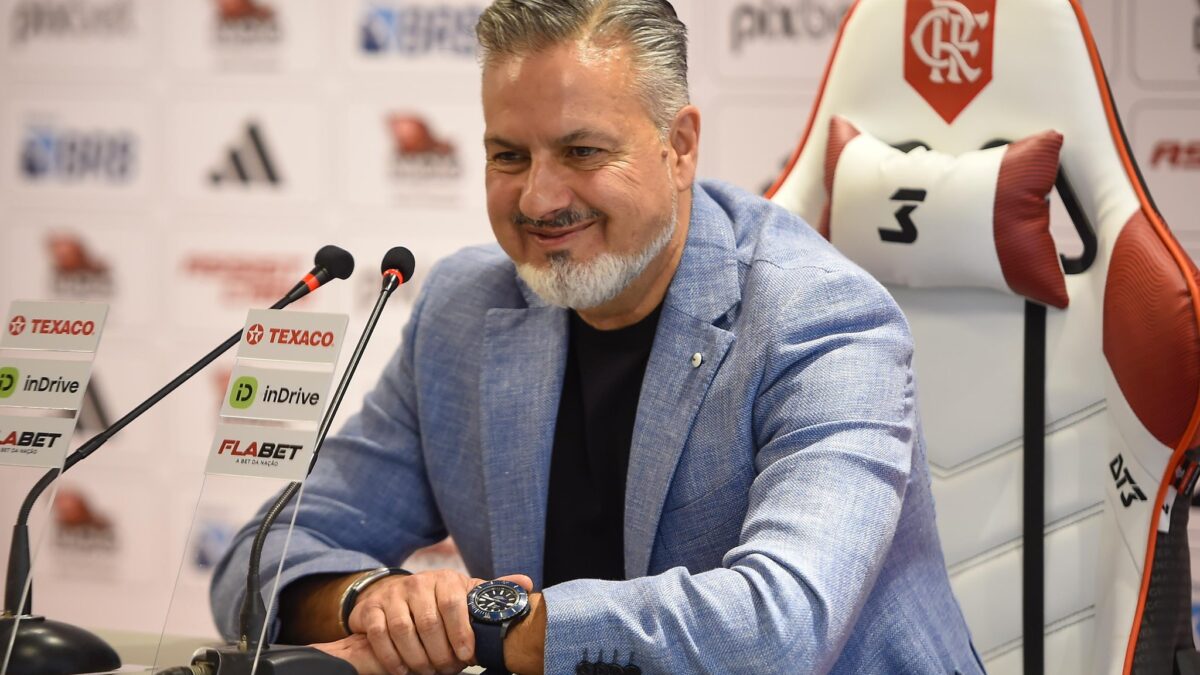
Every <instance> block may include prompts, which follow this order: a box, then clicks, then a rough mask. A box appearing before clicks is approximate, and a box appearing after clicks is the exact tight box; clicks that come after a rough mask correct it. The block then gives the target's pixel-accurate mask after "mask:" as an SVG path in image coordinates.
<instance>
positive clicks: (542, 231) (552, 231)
mask: <svg viewBox="0 0 1200 675" xmlns="http://www.w3.org/2000/svg"><path fill="white" fill-rule="evenodd" d="M595 222H596V221H594V220H589V221H587V222H584V223H577V224H575V225H571V226H569V227H553V228H536V227H526V228H525V231H526V232H528V233H529V234H531V235H533V237H534V238H535V239H537V240H538V241H541V242H546V243H552V242H557V241H562V240H564V239H565V238H566V237H568V236H570V235H572V234H575V233H576V232H581V231H583V230H586V229H587V228H589V227H591V226H592V224H593V223H595Z"/></svg>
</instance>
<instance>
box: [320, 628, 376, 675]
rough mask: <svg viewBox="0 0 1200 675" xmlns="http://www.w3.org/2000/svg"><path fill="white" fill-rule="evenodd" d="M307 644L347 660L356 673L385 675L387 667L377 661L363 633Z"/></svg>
mask: <svg viewBox="0 0 1200 675" xmlns="http://www.w3.org/2000/svg"><path fill="white" fill-rule="evenodd" d="M309 646H311V647H312V648H314V649H317V650H320V651H323V652H325V653H326V654H329V655H330V656H335V657H337V658H339V659H342V660H343V661H347V662H349V663H350V665H352V666H354V670H355V671H356V672H358V675H386V674H387V673H388V670H387V668H385V667H384V665H383V664H382V663H380V662H379V659H377V658H375V652H374V650H372V649H371V643H370V642H368V641H367V636H365V635H362V634H357V635H351V636H350V637H346V638H342V639H341V640H336V641H334V642H322V643H319V644H313V645H309Z"/></svg>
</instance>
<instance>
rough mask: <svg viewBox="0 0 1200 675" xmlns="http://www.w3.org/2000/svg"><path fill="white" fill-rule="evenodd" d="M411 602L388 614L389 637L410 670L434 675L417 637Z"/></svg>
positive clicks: (394, 608)
mask: <svg viewBox="0 0 1200 675" xmlns="http://www.w3.org/2000/svg"><path fill="white" fill-rule="evenodd" d="M411 602H412V600H411V598H410V600H409V603H410V604H409V605H407V606H405V605H401V606H397V607H393V608H392V609H391V611H389V612H388V616H387V635H388V637H389V639H390V640H391V643H392V644H393V645H395V648H396V651H398V652H399V653H400V658H401V659H402V660H403V661H404V665H405V666H408V669H409V670H414V671H416V672H418V673H421V675H432V673H433V665H432V664H430V662H429V657H428V656H427V655H426V654H425V647H424V645H422V644H421V638H420V637H419V636H418V635H417V627H416V624H415V623H413V615H412V614H411V613H410V612H411ZM368 635H369V634H368ZM371 644H372V645H374V644H375V642H374V641H372V642H371Z"/></svg>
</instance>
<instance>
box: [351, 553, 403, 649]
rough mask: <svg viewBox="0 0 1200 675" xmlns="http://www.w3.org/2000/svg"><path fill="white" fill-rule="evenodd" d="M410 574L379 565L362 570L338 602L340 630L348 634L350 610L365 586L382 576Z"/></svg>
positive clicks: (400, 569) (399, 569) (396, 568)
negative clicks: (377, 567)
mask: <svg viewBox="0 0 1200 675" xmlns="http://www.w3.org/2000/svg"><path fill="white" fill-rule="evenodd" d="M409 574H411V572H409V571H408V570H406V569H403V568H400V567H380V568H379V569H375V570H370V571H367V572H363V573H362V574H360V575H359V576H358V578H357V579H355V580H354V582H353V583H351V584H350V585H349V586H347V587H346V590H345V591H344V592H343V593H342V600H341V603H339V608H340V611H339V612H338V625H339V626H341V627H342V631H343V632H344V633H346V635H350V634H351V633H350V612H353V611H354V604H355V603H356V602H358V596H359V594H360V593H362V592H363V591H365V590H367V586H370V585H371V584H373V583H375V582H376V581H379V580H380V579H382V578H384V577H390V576H394V575H402V576H408V575H409Z"/></svg>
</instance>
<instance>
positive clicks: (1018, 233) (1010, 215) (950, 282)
mask: <svg viewBox="0 0 1200 675" xmlns="http://www.w3.org/2000/svg"><path fill="white" fill-rule="evenodd" d="M1062 140H1063V138H1062V134H1059V133H1058V132H1056V131H1045V132H1042V133H1040V134H1037V135H1034V136H1029V137H1028V138H1024V139H1021V140H1019V141H1016V142H1014V143H1010V144H1009V145H1006V146H1000V147H996V148H991V149H988V150H978V151H975V152H967V153H964V154H962V155H959V156H957V157H952V156H950V155H945V154H942V153H939V152H934V151H932V150H926V149H925V148H920V147H919V148H916V149H914V150H912V151H911V152H907V153H906V152H901V151H900V150H897V149H896V148H893V147H892V146H890V145H888V144H886V143H884V142H883V141H880V140H878V139H875V138H872V137H871V136H870V135H868V134H866V133H861V132H859V130H858V129H856V128H855V127H854V125H853V124H851V123H850V122H849V121H847V120H846V119H844V118H842V117H834V118H832V119H831V120H830V128H829V145H828V150H827V151H826V161H825V190H826V192H827V193H828V194H829V202H828V205H827V206H826V209H825V213H824V215H823V217H822V219H821V226H820V230H821V233H822V234H824V235H825V236H826V237H828V238H829V240H830V241H831V242H833V244H834V246H836V247H837V248H838V249H839V250H840V251H841V252H842V253H844V254H846V256H847V257H849V258H850V259H851V260H853V261H854V262H856V263H858V264H859V265H861V266H862V267H863V268H864V269H866V270H867V271H868V272H870V273H871V274H873V275H875V277H876V278H877V279H879V280H880V281H881V282H883V283H885V284H894V285H901V286H912V287H918V288H952V287H971V288H992V289H995V290H998V291H1003V292H1006V293H1015V294H1016V295H1020V296H1024V297H1026V298H1029V299H1030V300H1034V301H1037V302H1040V303H1042V304H1046V305H1051V306H1053V307H1058V308H1060V309H1061V308H1064V307H1066V306H1067V301H1068V300H1067V287H1066V282H1065V280H1064V278H1063V270H1062V264H1061V263H1060V262H1059V258H1058V251H1057V250H1056V249H1055V246H1054V240H1053V239H1052V238H1051V236H1050V202H1049V201H1048V199H1047V195H1049V194H1050V190H1052V189H1053V188H1054V179H1055V176H1056V175H1057V173H1058V153H1059V150H1060V149H1061V148H1062Z"/></svg>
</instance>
